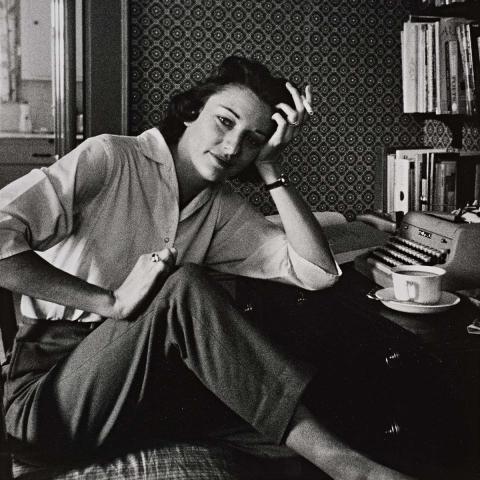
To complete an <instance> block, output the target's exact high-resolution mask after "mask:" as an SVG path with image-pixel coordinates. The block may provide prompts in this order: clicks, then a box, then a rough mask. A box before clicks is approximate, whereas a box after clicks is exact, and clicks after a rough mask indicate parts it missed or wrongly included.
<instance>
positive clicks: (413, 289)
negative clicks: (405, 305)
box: [407, 282, 418, 301]
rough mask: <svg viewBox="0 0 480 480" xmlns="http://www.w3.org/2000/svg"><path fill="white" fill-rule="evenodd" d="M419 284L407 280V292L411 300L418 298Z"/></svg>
mask: <svg viewBox="0 0 480 480" xmlns="http://www.w3.org/2000/svg"><path fill="white" fill-rule="evenodd" d="M417 291H418V285H417V284H416V283H414V282H407V293H408V299H409V300H412V301H413V300H415V298H417Z"/></svg>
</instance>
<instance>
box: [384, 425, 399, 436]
mask: <svg viewBox="0 0 480 480" xmlns="http://www.w3.org/2000/svg"><path fill="white" fill-rule="evenodd" d="M401 431H402V429H401V428H400V425H399V424H398V423H397V422H395V421H393V422H392V423H391V425H390V426H389V427H388V428H387V429H386V430H385V435H387V436H388V437H396V436H397V435H399V434H400V432H401Z"/></svg>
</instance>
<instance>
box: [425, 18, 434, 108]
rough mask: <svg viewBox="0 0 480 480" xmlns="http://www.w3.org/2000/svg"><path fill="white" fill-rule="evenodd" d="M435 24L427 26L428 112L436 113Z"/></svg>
mask: <svg viewBox="0 0 480 480" xmlns="http://www.w3.org/2000/svg"><path fill="white" fill-rule="evenodd" d="M433 30H434V24H433V23H428V24H427V34H426V52H427V53H426V63H427V97H428V98H427V111H428V112H435V88H434V85H435V77H434V68H433V66H434V35H433Z"/></svg>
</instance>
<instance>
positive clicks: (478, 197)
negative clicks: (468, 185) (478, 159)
mask: <svg viewBox="0 0 480 480" xmlns="http://www.w3.org/2000/svg"><path fill="white" fill-rule="evenodd" d="M473 200H474V201H477V202H480V163H477V164H476V165H475V182H474V187H473Z"/></svg>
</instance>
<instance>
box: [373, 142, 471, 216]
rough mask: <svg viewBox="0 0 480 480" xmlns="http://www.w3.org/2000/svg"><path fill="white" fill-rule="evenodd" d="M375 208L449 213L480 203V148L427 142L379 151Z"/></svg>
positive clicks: (385, 210)
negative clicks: (430, 144) (426, 145)
mask: <svg viewBox="0 0 480 480" xmlns="http://www.w3.org/2000/svg"><path fill="white" fill-rule="evenodd" d="M377 168H379V170H378V171H379V172H382V173H383V174H382V175H381V178H378V179H377V181H376V191H375V209H376V210H377V211H382V212H389V213H391V212H403V213H406V212H408V211H412V210H413V211H437V212H445V213H449V212H451V211H453V210H455V209H457V208H462V207H465V206H466V205H467V204H468V205H470V206H471V205H473V203H474V202H475V200H476V201H477V203H480V151H463V150H460V149H452V148H451V147H448V148H432V147H425V146H410V147H404V146H402V147H388V148H382V149H379V151H378V152H377Z"/></svg>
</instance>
